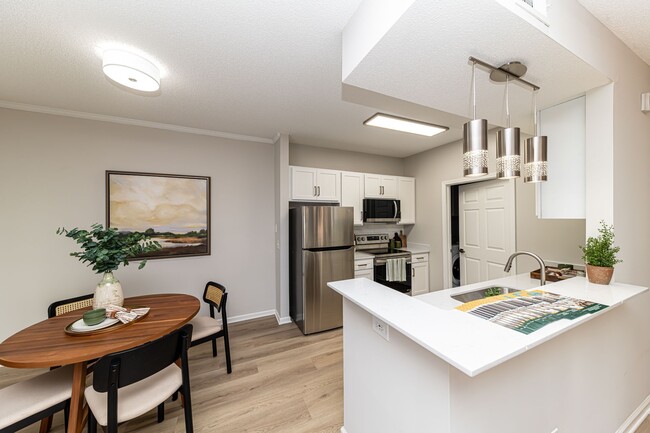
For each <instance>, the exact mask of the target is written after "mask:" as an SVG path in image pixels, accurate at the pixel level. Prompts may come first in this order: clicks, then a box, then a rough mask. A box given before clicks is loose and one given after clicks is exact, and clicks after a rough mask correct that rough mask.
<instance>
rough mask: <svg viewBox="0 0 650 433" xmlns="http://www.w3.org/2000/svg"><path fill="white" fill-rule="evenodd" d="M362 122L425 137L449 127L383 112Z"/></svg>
mask: <svg viewBox="0 0 650 433" xmlns="http://www.w3.org/2000/svg"><path fill="white" fill-rule="evenodd" d="M363 124H364V125H369V126H378V127H380V128H386V129H393V130H395V131H402V132H409V133H411V134H418V135H426V136H427V137H433V136H434V135H436V134H440V133H441V132H445V131H447V130H448V129H449V128H447V127H446V126H440V125H434V124H433V123H426V122H420V121H418V120H412V119H406V118H403V117H397V116H391V115H389V114H383V113H377V114H375V115H374V116H372V117H371V118H370V119H368V120H366V121H365V122H363Z"/></svg>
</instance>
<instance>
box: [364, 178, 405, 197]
mask: <svg viewBox="0 0 650 433" xmlns="http://www.w3.org/2000/svg"><path fill="white" fill-rule="evenodd" d="M364 178H365V180H364V187H365V197H366V198H397V177H396V176H383V175H381V174H365V175H364Z"/></svg>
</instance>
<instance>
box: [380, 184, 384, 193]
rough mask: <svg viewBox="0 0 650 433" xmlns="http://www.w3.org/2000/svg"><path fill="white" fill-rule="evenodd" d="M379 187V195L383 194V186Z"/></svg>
mask: <svg viewBox="0 0 650 433" xmlns="http://www.w3.org/2000/svg"><path fill="white" fill-rule="evenodd" d="M379 189H380V190H381V191H380V192H379V195H384V187H383V186H380V187H379Z"/></svg>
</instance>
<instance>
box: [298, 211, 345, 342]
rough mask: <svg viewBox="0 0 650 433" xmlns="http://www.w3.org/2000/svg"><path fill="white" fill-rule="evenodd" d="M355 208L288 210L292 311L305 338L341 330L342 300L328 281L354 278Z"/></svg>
mask: <svg viewBox="0 0 650 433" xmlns="http://www.w3.org/2000/svg"><path fill="white" fill-rule="evenodd" d="M352 217H353V208H351V207H338V206H301V207H295V208H292V209H290V210H289V312H290V314H291V318H292V319H293V320H294V322H296V324H297V325H298V327H299V328H300V330H301V331H302V332H303V334H305V335H307V334H311V333H314V332H320V331H325V330H327V329H334V328H338V327H340V326H342V325H343V301H342V298H341V295H339V294H338V293H336V292H335V291H334V290H332V289H330V288H329V287H327V283H328V282H330V281H338V280H347V279H350V278H354V223H353V218H352Z"/></svg>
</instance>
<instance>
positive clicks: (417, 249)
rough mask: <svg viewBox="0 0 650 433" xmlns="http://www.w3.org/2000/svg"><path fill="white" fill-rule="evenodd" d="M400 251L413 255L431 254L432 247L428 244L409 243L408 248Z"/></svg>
mask: <svg viewBox="0 0 650 433" xmlns="http://www.w3.org/2000/svg"><path fill="white" fill-rule="evenodd" d="M400 250H405V251H409V252H410V253H411V254H424V253H429V252H431V247H429V245H426V244H412V243H408V246H407V247H403V248H400Z"/></svg>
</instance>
